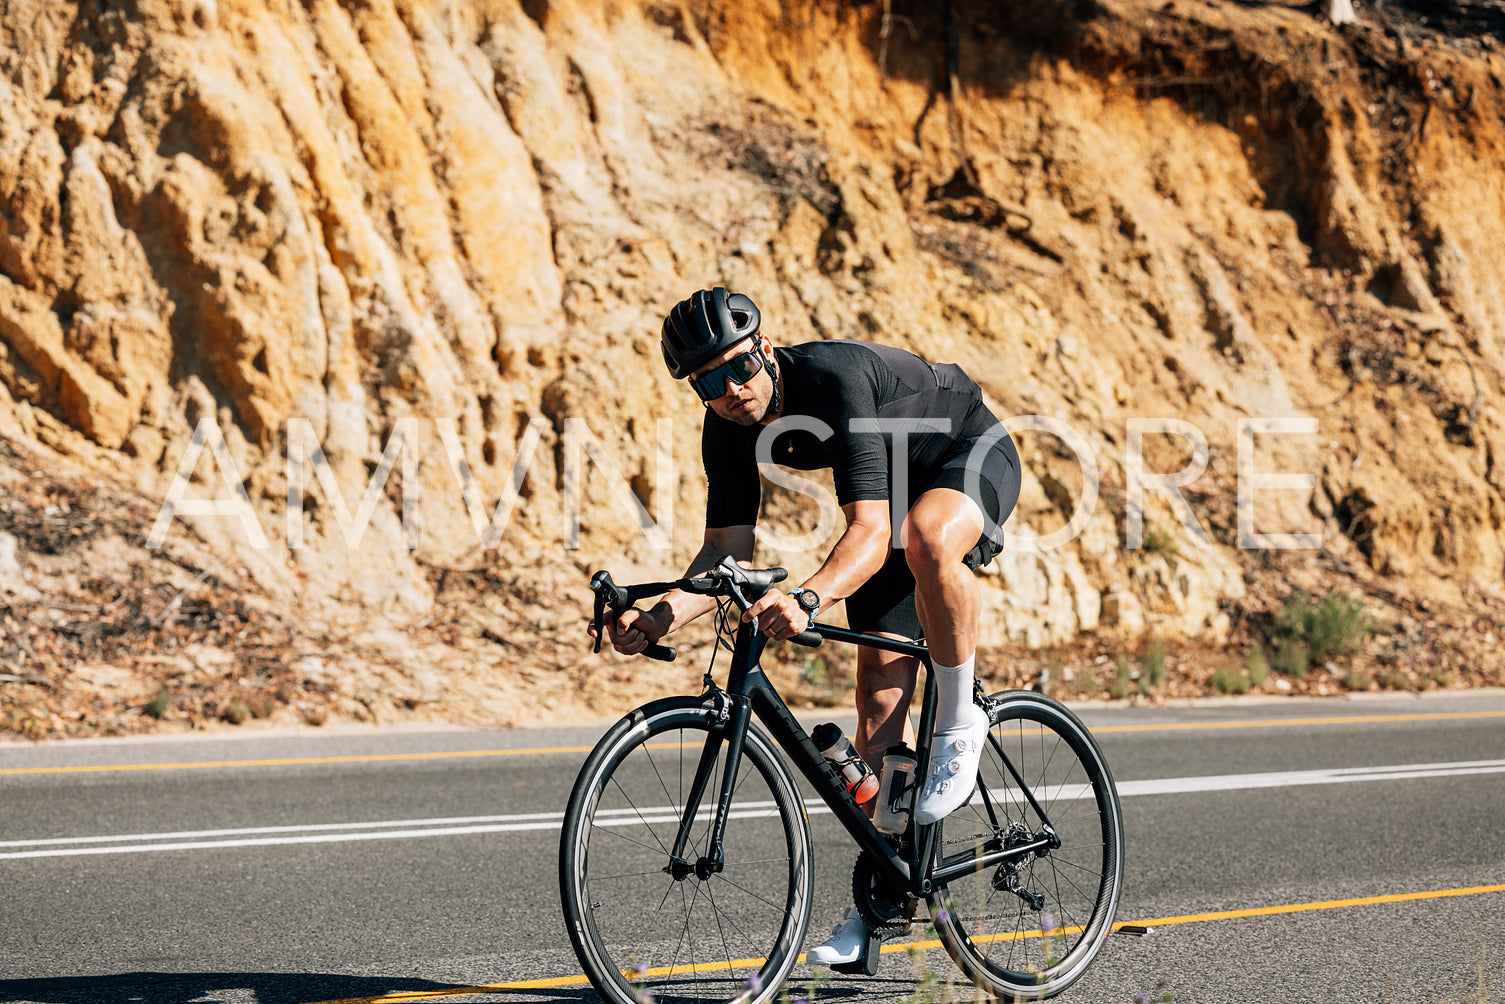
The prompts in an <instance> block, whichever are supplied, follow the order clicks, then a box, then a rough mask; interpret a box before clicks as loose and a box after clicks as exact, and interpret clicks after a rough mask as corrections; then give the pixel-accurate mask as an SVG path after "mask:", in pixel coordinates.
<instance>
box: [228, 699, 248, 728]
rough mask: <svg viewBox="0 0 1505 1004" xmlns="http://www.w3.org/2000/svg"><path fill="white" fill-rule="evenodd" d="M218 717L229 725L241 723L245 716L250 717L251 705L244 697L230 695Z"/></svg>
mask: <svg viewBox="0 0 1505 1004" xmlns="http://www.w3.org/2000/svg"><path fill="white" fill-rule="evenodd" d="M220 717H221V718H223V719H224V720H225V721H227V722H229V723H230V724H231V725H242V724H244V723H245V720H246V719H247V718H250V717H251V706H250V705H249V704H247V703H246V702H245V699H244V698H241V697H232V698H230V703H229V704H226V705H225V710H224V711H223V712H222V713H221V714H220Z"/></svg>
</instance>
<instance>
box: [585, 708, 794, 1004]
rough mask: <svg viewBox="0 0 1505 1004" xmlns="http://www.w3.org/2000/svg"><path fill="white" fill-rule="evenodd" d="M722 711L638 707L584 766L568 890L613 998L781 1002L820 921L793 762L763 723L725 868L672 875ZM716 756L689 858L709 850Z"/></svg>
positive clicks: (596, 979) (600, 986)
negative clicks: (811, 928) (688, 804)
mask: <svg viewBox="0 0 1505 1004" xmlns="http://www.w3.org/2000/svg"><path fill="white" fill-rule="evenodd" d="M715 720H716V714H715V712H714V711H713V710H712V709H711V708H710V707H708V706H707V705H706V703H705V702H702V701H699V700H696V699H694V698H671V699H669V700H666V701H659V702H655V703H654V704H650V705H647V706H645V707H643V708H639V709H638V710H637V711H635V712H633V713H632V714H630V715H628V716H627V717H626V718H624V719H623V720H622V721H620V722H618V723H617V724H616V725H615V726H613V727H612V729H611V731H610V732H608V733H607V734H606V736H605V738H603V739H602V740H601V742H600V743H599V744H598V745H597V746H596V749H595V750H594V752H592V753H591V755H590V757H589V758H588V759H587V760H586V762H585V766H584V767H583V768H582V769H581V772H580V776H579V778H578V780H577V781H576V782H575V790H574V792H573V794H572V795H571V796H570V803H569V808H568V809H567V810H566V812H565V818H564V830H563V832H562V834H561V836H560V848H559V852H560V854H559V883H560V892H561V896H562V899H563V902H564V911H565V922H566V926H567V927H568V929H569V933H570V940H571V941H572V942H573V943H574V946H575V952H576V954H577V955H578V956H579V958H580V963H581V965H582V966H584V967H585V972H586V974H587V975H588V976H589V977H590V980H591V983H592V985H594V986H595V988H596V990H597V991H598V992H599V993H600V994H601V995H602V997H604V998H605V999H606V1000H607V1001H610V1002H615V1004H634V1002H636V1001H639V1000H646V998H645V997H643V996H642V995H643V993H644V991H648V992H651V994H652V996H653V1000H654V1001H656V1002H658V1004H677V1002H685V1004H691V1002H693V1004H704V1002H712V1001H740V1002H746V1004H756V1002H761V1001H766V1000H769V999H771V998H772V997H773V996H774V995H775V994H777V993H778V990H779V987H780V985H781V984H783V982H784V981H785V979H787V978H788V975H789V972H790V970H791V969H793V967H794V964H795V961H796V959H797V957H798V955H799V948H800V944H801V943H802V942H803V940H804V937H805V930H806V928H807V927H808V925H809V923H810V892H811V887H812V884H813V874H812V870H811V862H810V831H809V825H808V823H807V822H806V817H805V812H804V805H803V803H802V801H801V799H800V795H799V791H798V789H797V788H796V786H795V783H794V780H793V778H791V777H790V775H789V771H788V769H787V768H786V767H785V765H784V761H783V759H782V758H781V757H780V755H779V753H778V751H777V750H776V749H775V748H774V747H773V745H772V744H771V743H770V741H769V740H768V739H767V737H765V736H764V735H763V733H762V732H760V731H758V730H757V729H756V728H754V727H751V726H750V727H749V728H748V731H747V739H746V742H745V744H744V745H743V749H742V756H741V758H740V763H739V765H738V769H737V778H736V784H735V790H734V795H733V799H732V804H731V809H730V813H729V815H728V820H727V824H726V832H725V835H724V838H723V850H724V855H725V862H724V866H723V869H722V870H721V871H719V872H713V871H710V870H709V869H708V868H701V869H697V870H691V871H688V872H686V869H685V868H683V867H680V868H678V869H676V868H674V867H672V866H671V852H672V850H673V847H674V842H675V837H676V835H677V833H678V830H679V824H680V819H681V816H682V815H683V807H684V805H685V801H686V796H687V795H688V794H689V789H690V787H691V783H692V781H693V780H694V777H695V772H696V767H697V765H698V764H699V762H700V758H701V751H702V750H703V749H704V747H705V743H706V739H707V737H708V736H709V734H710V730H711V727H712V724H713V723H714V722H715ZM725 762H726V747H725V745H722V747H721V751H720V752H719V753H718V755H717V759H716V765H715V769H714V771H713V772H712V774H711V780H710V782H709V783H708V784H707V785H706V792H705V794H704V796H703V798H702V801H701V804H700V810H699V812H698V813H697V815H696V818H695V825H694V828H693V830H692V831H691V836H690V844H689V846H688V847H687V848H686V850H685V853H684V855H683V857H684V859H685V860H686V861H687V862H688V863H689V864H690V865H694V864H695V863H696V862H698V861H700V860H701V859H702V858H703V857H704V856H705V855H706V852H707V850H708V846H707V845H708V842H709V834H710V830H711V823H712V816H713V815H714V812H715V808H716V802H717V796H718V793H719V792H720V786H721V778H722V774H723V771H724V767H725Z"/></svg>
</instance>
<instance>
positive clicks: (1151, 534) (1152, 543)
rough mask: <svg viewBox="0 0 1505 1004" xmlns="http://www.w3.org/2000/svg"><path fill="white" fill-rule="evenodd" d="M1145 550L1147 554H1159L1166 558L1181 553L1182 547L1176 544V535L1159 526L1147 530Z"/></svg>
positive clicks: (1145, 533)
mask: <svg viewBox="0 0 1505 1004" xmlns="http://www.w3.org/2000/svg"><path fill="white" fill-rule="evenodd" d="M1144 550H1145V553H1146V554H1158V555H1161V556H1162V557H1166V558H1169V557H1173V556H1175V555H1177V554H1180V553H1181V547H1180V545H1178V544H1177V543H1176V535H1175V534H1173V533H1171V532H1170V531H1169V530H1166V529H1164V528H1163V527H1158V526H1152V527H1150V528H1149V529H1147V530H1145V532H1144Z"/></svg>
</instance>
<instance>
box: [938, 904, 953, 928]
mask: <svg viewBox="0 0 1505 1004" xmlns="http://www.w3.org/2000/svg"><path fill="white" fill-rule="evenodd" d="M935 922H936V923H937V924H949V923H951V911H950V910H948V909H946V908H945V907H944V906H943V907H941V908H940V909H939V910H937V911H935Z"/></svg>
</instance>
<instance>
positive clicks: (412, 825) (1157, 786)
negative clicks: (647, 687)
mask: <svg viewBox="0 0 1505 1004" xmlns="http://www.w3.org/2000/svg"><path fill="white" fill-rule="evenodd" d="M1499 773H1505V760H1467V761H1460V762H1457V763H1430V764H1401V765H1395V766H1387V767H1333V768H1324V769H1320V770H1292V771H1274V772H1269V773H1260V774H1215V775H1208V776H1203V777H1169V778H1156V779H1152V780H1143V781H1121V782H1119V784H1118V793H1119V795H1120V796H1122V797H1124V798H1133V797H1136V796H1142V795H1179V794H1189V793H1193V792H1202V791H1237V790H1247V789H1252V788H1287V787H1295V786H1299V785H1314V784H1347V783H1351V782H1354V781H1401V780H1411V779H1415V778H1428V777H1458V776H1466V775H1471V774H1499ZM1000 794H1001V793H1000ZM1037 794H1039V793H1037ZM1088 794H1089V791H1088V788H1087V786H1086V785H1084V784H1070V785H1065V786H1062V787H1060V788H1047V789H1046V791H1045V792H1044V795H1045V797H1044V798H1043V799H1041V801H1042V802H1047V803H1049V802H1058V801H1062V800H1069V799H1076V798H1085V797H1087V795H1088ZM772 808H773V803H772V802H753V803H744V804H740V805H739V806H738V807H737V809H736V810H734V811H733V812H732V813H731V816H732V818H746V817H749V816H757V815H762V814H766V813H767V812H768V811H769V810H770V809H772ZM805 808H806V811H807V812H808V813H809V814H810V815H812V816H814V815H822V814H825V813H829V812H830V811H831V810H830V809H828V808H827V807H826V806H825V804H824V803H822V802H820V801H819V800H818V799H808V800H807V801H806V803H805ZM707 815H708V813H706V812H702V813H701V818H706V816H707ZM603 817H604V818H603ZM677 818H678V815H677V814H676V813H675V812H674V810H673V808H672V807H671V806H665V805H656V806H649V807H645V808H643V809H631V808H629V809H612V810H607V811H604V812H602V813H601V814H600V815H599V816H598V817H597V822H598V824H599V825H603V826H625V825H632V824H635V823H641V822H654V823H659V822H672V821H674V820H675V819H677ZM563 820H564V813H562V812H534V813H523V814H518V815H504V816H449V817H441V818H429V819H393V820H381V821H374V822H363V823H311V824H305V825H296V826H252V827H239V828H235V829H222V830H182V831H176V832H170V833H125V834H111V835H103V836H89V837H47V838H41V839H34V840H6V841H0V847H13V848H31V849H28V850H15V851H6V852H3V853H0V860H13V859H18V858H47V857H76V856H80V855H95V854H139V853H144V852H147V851H186V850H204V849H209V848H225V847H270V846H275V845H282V844H322V843H339V842H345V841H357V840H410V839H415V838H419V837H450V836H463V835H467V834H476V833H510V832H518V831H523V830H554V829H558V828H559V826H560V825H561V823H562V822H563ZM206 838H214V839H206ZM131 841H134V843H131Z"/></svg>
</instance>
